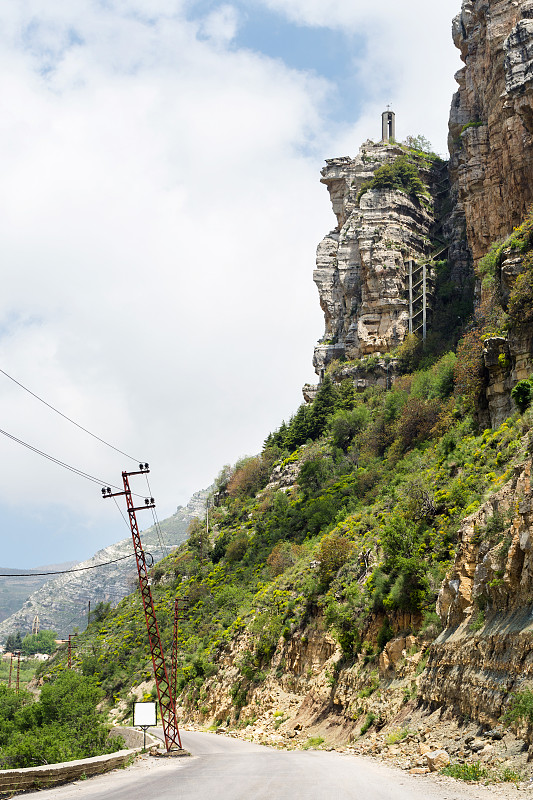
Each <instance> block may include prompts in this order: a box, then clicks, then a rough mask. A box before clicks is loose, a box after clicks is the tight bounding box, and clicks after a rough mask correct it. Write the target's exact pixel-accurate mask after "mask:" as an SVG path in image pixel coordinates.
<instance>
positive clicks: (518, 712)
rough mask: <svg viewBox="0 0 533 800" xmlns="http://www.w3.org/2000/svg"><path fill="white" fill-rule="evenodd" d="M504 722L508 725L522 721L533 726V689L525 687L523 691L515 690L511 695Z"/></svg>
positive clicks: (529, 726)
mask: <svg viewBox="0 0 533 800" xmlns="http://www.w3.org/2000/svg"><path fill="white" fill-rule="evenodd" d="M504 722H505V723H506V724H507V725H511V724H512V723H517V722H522V723H525V724H526V725H527V726H528V728H531V727H533V691H531V689H524V691H522V692H515V693H514V694H512V695H511V700H510V702H509V707H508V709H507V711H506V712H505V714H504Z"/></svg>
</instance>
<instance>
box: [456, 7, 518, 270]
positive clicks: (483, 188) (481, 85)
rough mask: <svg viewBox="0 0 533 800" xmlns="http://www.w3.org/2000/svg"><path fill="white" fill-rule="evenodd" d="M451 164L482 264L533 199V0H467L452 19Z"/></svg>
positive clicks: (471, 240) (474, 251) (470, 237)
mask: <svg viewBox="0 0 533 800" xmlns="http://www.w3.org/2000/svg"><path fill="white" fill-rule="evenodd" d="M453 37H454V42H455V45H456V46H457V47H458V48H459V50H460V52H461V58H462V60H463V61H464V63H465V66H464V67H463V68H462V69H461V70H460V71H459V72H458V73H457V74H456V76H455V77H456V80H457V82H458V84H459V89H458V91H457V93H456V94H455V96H454V98H453V101H452V107H451V113H450V124H449V148H450V154H451V161H450V171H451V177H452V182H453V183H454V185H455V186H456V187H457V191H458V198H459V202H460V203H461V204H462V207H463V209H464V213H465V218H466V230H467V236H468V241H469V244H470V247H471V249H472V254H473V257H474V261H475V263H476V264H477V263H478V262H479V259H480V258H482V257H483V256H484V255H485V253H486V252H487V250H488V249H489V247H490V246H491V244H492V243H493V242H495V241H497V240H498V239H501V238H503V237H505V236H507V235H508V234H509V233H510V232H511V231H512V229H513V227H514V226H515V225H518V224H519V223H520V222H521V221H522V219H523V217H524V215H525V212H526V210H527V209H528V207H529V206H530V205H531V202H532V200H533V150H532V145H533V138H532V137H533V98H532V88H533V85H532V81H533V3H532V2H531V0H522V2H509V0H464V1H463V4H462V10H461V13H460V14H459V15H458V16H457V17H456V18H455V19H454V22H453Z"/></svg>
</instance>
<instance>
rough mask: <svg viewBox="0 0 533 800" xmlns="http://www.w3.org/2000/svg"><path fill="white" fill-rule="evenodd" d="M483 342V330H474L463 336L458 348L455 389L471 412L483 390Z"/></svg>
mask: <svg viewBox="0 0 533 800" xmlns="http://www.w3.org/2000/svg"><path fill="white" fill-rule="evenodd" d="M483 340H484V336H483V334H482V332H481V330H480V329H479V328H474V329H473V330H471V331H469V332H468V333H466V334H465V335H464V336H463V338H462V339H461V341H460V342H459V345H458V347H457V362H456V364H455V369H454V379H455V389H456V392H457V394H458V395H460V396H462V397H463V398H464V400H465V404H466V406H467V408H468V409H469V410H471V409H474V408H475V405H476V401H477V399H478V397H479V395H480V393H481V389H482V388H483V368H484V363H483Z"/></svg>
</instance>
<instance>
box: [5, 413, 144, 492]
mask: <svg viewBox="0 0 533 800" xmlns="http://www.w3.org/2000/svg"><path fill="white" fill-rule="evenodd" d="M0 434H2V435H3V436H6V437H7V438H8V439H11V440H12V441H13V442H16V443H17V444H20V445H22V446H23V447H26V448H27V449H28V450H31V451H32V453H37V455H39V456H42V457H43V458H47V459H48V461H52V462H53V463H54V464H57V465H58V466H60V467H63V468H64V469H68V470H69V471H70V472H73V473H74V474H75V475H79V476H80V477H81V478H86V479H87V480H88V481H92V482H93V483H97V484H98V485H99V486H111V487H112V488H113V489H118V491H120V487H119V486H115V485H114V484H112V483H109V482H108V481H104V480H102V478H96V477H95V476H94V475H90V474H89V473H88V472H84V471H83V470H81V469H78V468H77V467H73V466H71V465H70V464H67V463H66V462H65V461H61V460H60V459H59V458H54V456H51V455H49V454H48V453H45V452H44V450H39V449H38V448H37V447H34V446H33V445H31V444H28V442H24V441H23V440H22V439H18V438H17V437H16V436H13V435H12V434H11V433H8V432H7V431H4V430H2V429H1V428H0ZM135 497H142V495H140V494H136V495H135Z"/></svg>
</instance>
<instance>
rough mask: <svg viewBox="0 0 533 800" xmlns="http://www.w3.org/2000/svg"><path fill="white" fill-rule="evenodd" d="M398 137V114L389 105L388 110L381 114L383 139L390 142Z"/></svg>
mask: <svg viewBox="0 0 533 800" xmlns="http://www.w3.org/2000/svg"><path fill="white" fill-rule="evenodd" d="M395 138H396V114H395V113H394V111H391V110H390V107H389V106H387V110H386V111H384V112H383V114H382V115H381V141H382V142H390V140H391V139H395Z"/></svg>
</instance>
